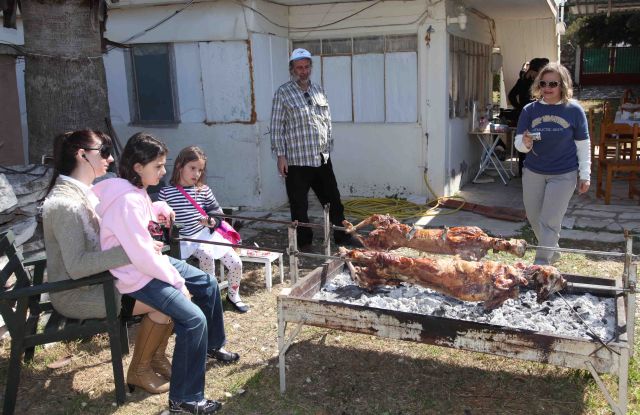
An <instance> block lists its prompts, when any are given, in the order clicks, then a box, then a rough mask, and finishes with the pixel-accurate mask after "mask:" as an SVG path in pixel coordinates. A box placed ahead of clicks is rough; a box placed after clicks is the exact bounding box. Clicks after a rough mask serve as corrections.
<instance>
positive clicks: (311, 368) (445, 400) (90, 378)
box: [0, 230, 640, 415]
mask: <svg viewBox="0 0 640 415" xmlns="http://www.w3.org/2000/svg"><path fill="white" fill-rule="evenodd" d="M253 241H256V242H258V243H259V244H260V245H261V246H269V247H284V246H285V245H286V232H282V231H280V232H278V231H273V230H272V231H263V232H261V233H260V234H259V235H258V236H257V237H256V238H254V240H252V242H253ZM320 250H321V248H320V246H319V243H318V244H317V246H316V252H317V253H320ZM496 258H502V257H500V256H496ZM529 259H530V258H529ZM525 260H527V258H525ZM285 262H286V261H285ZM319 264H320V261H319V260H310V259H303V260H302V261H301V267H302V272H301V273H302V274H304V273H306V272H308V271H310V270H311V269H313V268H314V267H316V266H318V265H319ZM559 267H560V268H561V270H562V271H563V272H570V273H574V274H575V273H577V274H580V273H583V274H584V275H592V274H590V273H589V271H592V270H593V269H594V268H597V269H599V270H600V271H601V272H604V273H611V274H612V275H615V274H617V273H619V272H621V264H620V263H615V262H610V261H604V260H603V259H602V258H595V257H585V256H583V255H572V254H571V255H566V256H565V257H563V260H562V262H561V263H560V266H559ZM287 268H288V267H285V278H286V275H287V273H286V270H287ZM263 274H264V273H263V267H262V266H259V265H257V264H245V276H244V279H243V283H242V295H243V298H244V299H245V301H247V302H248V303H249V304H250V305H251V307H252V308H251V310H250V312H248V313H246V314H238V313H235V312H233V311H231V310H229V311H227V312H225V324H226V330H227V336H228V349H229V350H233V351H236V352H238V353H240V355H241V356H242V357H241V359H240V361H239V363H237V364H233V365H221V364H217V363H213V362H210V363H209V364H208V365H207V378H206V389H205V390H206V394H207V396H208V397H210V398H213V399H218V400H221V401H222V402H223V403H224V406H223V408H222V410H221V411H220V413H221V414H283V415H284V414H287V415H288V414H314V415H325V414H341V415H342V414H344V415H347V414H380V415H383V414H389V415H391V414H394V415H400V414H403V415H406V414H445V413H446V414H450V413H453V414H464V415H470V414H541V413H545V414H607V413H610V410H609V409H608V406H607V403H606V401H605V400H604V397H603V396H602V393H601V392H600V391H599V390H598V388H597V386H596V384H595V382H594V380H593V379H592V378H591V376H590V374H589V373H588V372H587V371H586V370H572V369H564V368H559V367H556V366H551V365H543V364H538V363H531V362H523V361H516V360H511V359H505V358H501V357H496V356H492V355H485V354H479V353H471V352H462V351H457V350H453V349H447V348H442V347H436V346H427V345H424V344H420V343H413V342H404V341H396V340H386V339H382V338H379V337H374V336H368V335H362V334H353V333H347V332H341V331H334V330H328V329H322V328H314V327H305V328H303V329H302V331H301V332H300V334H299V335H298V336H297V337H296V340H295V342H294V344H293V346H292V347H291V348H290V350H289V352H288V354H287V360H286V361H287V393H286V394H285V395H284V396H281V395H280V394H279V379H278V366H277V364H278V359H277V318H276V297H277V294H278V292H279V290H280V289H281V288H282V285H280V282H279V279H278V278H275V279H274V287H273V291H272V292H267V291H266V290H265V285H264V275H263ZM277 275H278V271H277V267H276V270H274V276H277ZM286 284H287V281H285V285H286ZM135 332H136V327H135V326H134V327H132V328H131V329H130V330H129V335H130V339H131V347H133V343H132V342H133V339H134V338H135ZM172 347H173V340H171V343H170V348H172ZM8 354H9V342H7V341H5V342H4V344H3V345H2V349H1V350H0V379H1V380H2V381H3V382H4V379H5V378H6V371H7V366H8ZM65 357H69V362H68V364H66V365H63V366H62V367H61V368H58V369H50V368H49V367H47V365H49V364H51V363H53V362H56V361H59V360H60V359H63V358H65ZM130 358H131V356H130V355H129V356H127V357H125V362H124V366H125V371H126V367H127V366H128V363H129V360H130ZM630 376H631V379H630V392H629V399H630V401H631V404H630V413H640V405H639V404H638V402H639V401H640V388H639V387H638V380H639V378H640V370H639V368H638V363H637V361H635V360H633V361H632V364H631V369H630ZM604 379H605V382H606V383H607V385H608V386H609V388H614V384H615V382H614V380H615V379H614V378H613V377H611V376H605V377H604ZM0 387H1V388H2V389H1V390H2V392H3V391H4V383H2V384H0ZM614 393H615V392H614ZM18 399H19V402H18V406H17V410H16V413H18V414H75V413H95V414H108V413H109V414H110V413H114V414H161V413H163V412H165V413H167V411H166V408H167V399H168V394H160V395H150V394H148V393H146V392H144V391H141V390H139V389H136V391H135V392H134V393H132V394H128V395H127V402H126V404H125V405H123V406H121V407H118V406H116V405H115V394H114V387H113V374H112V372H111V365H110V355H109V349H108V341H107V338H106V337H105V336H96V337H94V338H92V339H90V340H88V341H84V342H74V343H58V344H54V345H52V346H51V347H48V348H46V349H40V350H37V351H36V357H35V360H34V362H33V363H32V364H30V365H28V366H26V367H25V368H24V370H23V372H22V377H21V383H20V391H19V397H18Z"/></svg>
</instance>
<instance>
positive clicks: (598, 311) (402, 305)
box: [313, 273, 615, 341]
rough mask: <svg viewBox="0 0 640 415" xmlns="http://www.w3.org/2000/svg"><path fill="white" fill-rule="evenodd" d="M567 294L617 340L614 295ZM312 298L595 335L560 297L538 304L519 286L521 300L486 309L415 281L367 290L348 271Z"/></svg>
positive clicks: (591, 322)
mask: <svg viewBox="0 0 640 415" xmlns="http://www.w3.org/2000/svg"><path fill="white" fill-rule="evenodd" d="M563 297H564V298H565V299H566V300H567V302H568V303H569V304H571V306H572V307H573V309H574V310H575V311H576V312H577V313H579V314H580V316H581V317H582V319H583V320H584V321H585V322H586V324H587V325H588V326H589V327H590V328H591V330H592V331H593V332H594V333H595V334H596V335H597V336H598V337H600V338H601V339H602V340H604V341H608V340H610V339H612V338H613V336H614V327H615V312H614V310H615V301H614V299H613V298H610V297H597V296H594V295H592V294H581V295H570V294H564V295H563ZM313 298H314V299H315V300H326V301H331V302H340V303H347V304H354V305H361V306H365V307H373V308H382V309H386V310H396V311H402V312H408V313H416V314H425V315H433V316H438V317H447V318H452V319H458V320H467V321H475V322H478V323H487V324H493V325H497V326H502V327H510V328H519V329H527V330H533V331H536V332H543V333H549V334H555V335H562V336H567V337H581V338H587V339H591V336H589V334H588V332H589V330H588V329H587V328H586V327H585V325H584V324H582V322H581V321H580V319H579V318H578V316H576V315H575V313H574V312H573V311H571V310H570V309H569V306H567V304H566V303H565V302H564V301H562V299H561V298H560V297H559V296H557V295H551V297H550V298H549V299H548V300H547V301H544V302H543V303H542V304H538V303H537V301H536V292H535V291H534V290H526V291H524V290H521V291H520V296H519V298H516V299H509V300H507V301H505V302H504V303H503V304H502V306H500V307H498V308H496V309H494V310H491V311H487V310H485V308H484V307H483V306H482V303H473V302H464V301H460V300H457V299H455V298H452V297H448V296H446V295H443V294H440V293H438V292H436V291H433V290H430V289H428V288H422V287H420V286H417V285H413V284H404V283H403V284H401V285H400V286H398V287H392V286H383V287H379V288H376V289H375V290H374V291H373V292H368V291H367V290H364V289H362V288H360V287H358V286H357V285H356V284H355V282H354V281H353V280H352V279H351V276H350V275H349V274H348V273H340V274H337V275H336V276H335V278H334V279H332V280H330V281H327V283H326V284H325V286H324V287H323V288H322V289H321V290H320V291H319V292H318V293H316V295H314V296H313Z"/></svg>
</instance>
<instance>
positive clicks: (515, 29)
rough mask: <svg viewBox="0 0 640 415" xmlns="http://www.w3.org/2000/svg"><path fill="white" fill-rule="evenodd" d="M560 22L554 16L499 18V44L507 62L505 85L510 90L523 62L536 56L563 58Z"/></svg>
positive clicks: (554, 59)
mask: <svg viewBox="0 0 640 415" xmlns="http://www.w3.org/2000/svg"><path fill="white" fill-rule="evenodd" d="M555 30H556V23H555V20H554V19H553V18H547V19H543V18H540V19H530V20H520V19H518V20H515V19H513V20H508V19H506V20H497V21H496V32H497V45H498V46H500V51H501V52H502V56H503V62H502V71H503V74H504V86H505V89H506V91H507V92H508V91H509V90H510V89H511V87H513V85H515V83H516V81H517V80H518V74H519V73H520V68H521V67H522V63H523V62H526V61H530V60H531V59H533V58H548V59H549V60H550V61H552V62H553V61H557V60H559V59H560V55H559V48H558V45H557V37H556V36H555V33H556V32H555Z"/></svg>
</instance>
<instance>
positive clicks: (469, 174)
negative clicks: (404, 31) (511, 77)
mask: <svg viewBox="0 0 640 415" xmlns="http://www.w3.org/2000/svg"><path fill="white" fill-rule="evenodd" d="M445 17H446V11H445V10H444V9H443V8H441V9H437V10H436V11H434V14H433V19H429V20H427V22H426V23H427V25H430V26H431V27H432V29H433V33H431V34H430V39H431V42H430V45H429V46H428V47H425V49H424V53H425V55H426V59H425V60H426V63H425V64H424V66H423V68H424V71H425V74H424V77H425V78H426V79H425V83H426V85H427V87H426V91H425V93H426V96H427V103H428V110H427V114H426V116H427V117H428V121H427V134H428V159H427V179H428V181H429V183H430V185H431V187H432V189H433V190H434V191H435V192H436V195H431V196H432V197H433V196H443V195H452V194H455V193H456V192H457V191H458V190H460V187H461V186H462V185H463V184H464V183H466V182H468V181H470V180H471V178H473V175H474V174H475V172H476V171H477V169H478V165H479V160H480V154H481V148H480V145H479V144H478V143H476V141H475V140H474V139H473V137H471V136H469V127H470V120H469V117H470V116H465V117H457V118H452V119H449V87H448V85H449V80H450V77H451V68H450V67H449V41H450V40H449V35H454V36H457V37H461V38H465V39H470V40H474V41H476V42H480V43H484V44H489V45H490V44H491V33H490V31H489V23H488V22H487V21H486V20H484V19H481V18H479V17H478V16H476V15H473V14H469V15H468V23H467V27H466V28H465V30H460V27H459V25H458V24H449V25H447V24H446V19H445ZM434 62H437V63H434Z"/></svg>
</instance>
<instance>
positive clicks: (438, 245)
mask: <svg viewBox="0 0 640 415" xmlns="http://www.w3.org/2000/svg"><path fill="white" fill-rule="evenodd" d="M343 225H344V226H345V228H347V233H351V234H352V235H353V236H354V237H355V238H357V239H358V240H359V241H360V242H362V245H364V246H365V247H366V248H368V249H373V250H381V251H388V250H391V249H397V248H402V247H406V248H413V249H416V250H418V251H422V252H431V253H435V254H448V255H459V256H460V257H461V258H463V259H470V260H478V259H481V258H482V257H484V256H485V255H486V254H487V252H488V251H489V250H490V249H493V250H494V251H505V252H509V253H511V254H513V255H516V256H518V257H522V256H524V253H525V249H526V246H527V243H526V242H525V241H524V240H522V239H509V240H506V239H501V238H492V237H490V236H489V235H487V234H486V233H484V232H483V231H482V229H480V228H478V227H476V226H456V227H453V228H448V229H420V228H411V227H410V226H408V225H404V224H402V223H400V222H399V221H398V220H397V219H396V218H394V217H393V216H391V215H372V216H370V217H368V218H367V219H365V220H363V221H362V222H360V223H358V224H357V225H355V226H354V225H352V224H351V223H349V222H348V221H346V220H345V221H344V222H343ZM367 225H373V226H374V227H375V228H376V229H375V230H373V231H372V232H370V233H369V235H367V236H366V237H362V236H361V235H358V234H357V230H358V229H360V228H362V227H364V226H367Z"/></svg>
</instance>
